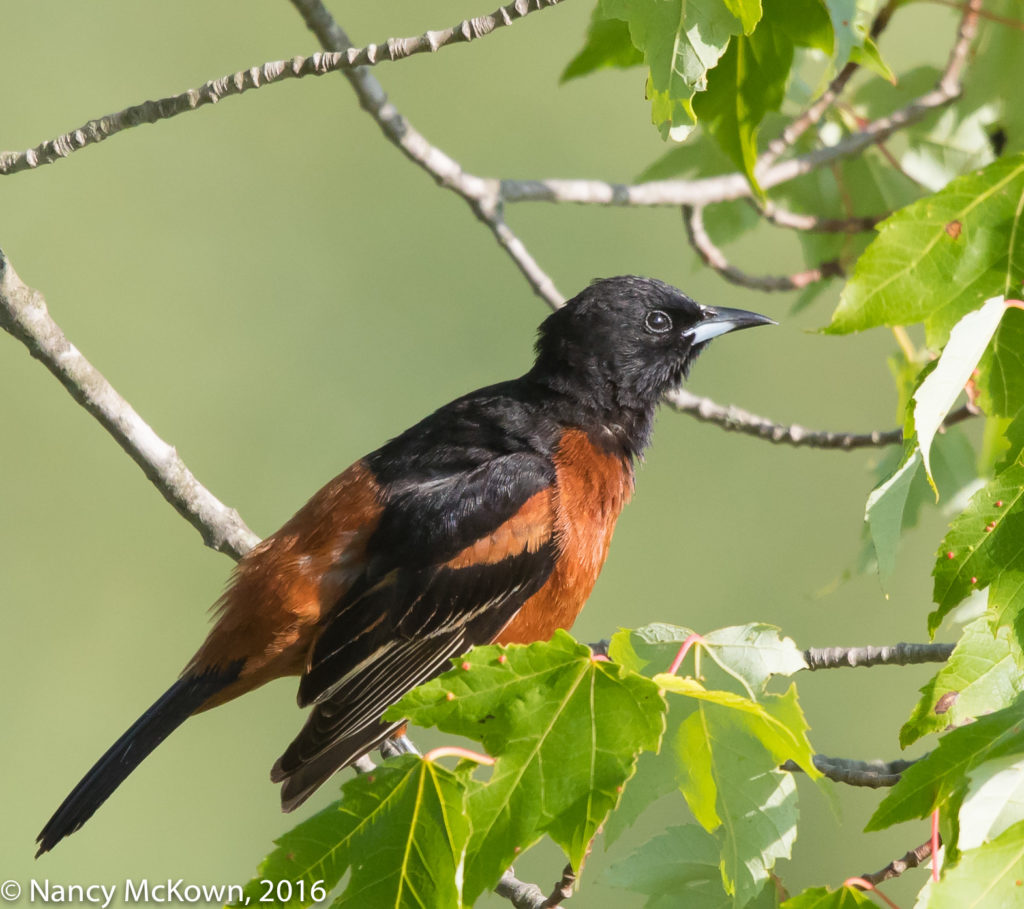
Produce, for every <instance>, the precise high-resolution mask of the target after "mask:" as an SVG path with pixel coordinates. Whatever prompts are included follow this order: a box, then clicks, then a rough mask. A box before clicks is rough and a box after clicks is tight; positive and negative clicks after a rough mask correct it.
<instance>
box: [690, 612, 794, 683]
mask: <svg viewBox="0 0 1024 909" xmlns="http://www.w3.org/2000/svg"><path fill="white" fill-rule="evenodd" d="M704 650H705V651H706V653H707V654H708V656H710V657H711V659H713V660H714V661H715V662H716V663H717V664H718V665H719V666H721V667H722V669H724V670H725V671H726V672H727V673H729V675H731V676H732V677H733V678H735V679H738V680H739V681H740V682H741V683H742V684H743V686H744V687H745V688H746V689H747V690H748V691H749V692H750V694H751V696H754V695H756V694H760V693H761V692H763V691H764V688H765V685H767V684H768V681H769V679H771V678H772V676H776V675H793V673H794V672H799V671H800V670H801V669H806V668H807V662H806V660H804V654H803V651H802V650H800V648H799V647H797V646H796V644H795V643H794V642H793V639H792V638H784V637H781V636H780V634H779V629H778V628H776V627H775V626H774V625H765V624H763V623H761V622H754V623H752V624H750V625H734V626H731V627H729V628H720V629H718V630H717V631H712V632H709V633H708V634H706V635H704Z"/></svg>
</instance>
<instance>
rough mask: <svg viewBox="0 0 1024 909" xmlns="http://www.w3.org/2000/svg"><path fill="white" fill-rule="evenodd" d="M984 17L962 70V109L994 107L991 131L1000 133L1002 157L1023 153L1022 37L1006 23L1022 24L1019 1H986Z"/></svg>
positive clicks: (1023, 63) (1023, 41) (1023, 39)
mask: <svg viewBox="0 0 1024 909" xmlns="http://www.w3.org/2000/svg"><path fill="white" fill-rule="evenodd" d="M985 13H986V14H987V15H986V16H984V17H982V18H981V19H980V20H979V22H978V37H977V38H976V39H975V40H974V41H973V42H972V44H971V65H970V66H968V67H967V68H966V69H965V70H964V75H963V81H964V96H963V100H962V102H961V105H962V106H963V107H964V108H965V109H966V110H974V109H976V108H979V107H981V106H982V105H985V104H989V103H992V104H994V106H995V113H996V117H997V119H996V122H995V123H993V124H992V128H993V129H994V128H998V129H1000V130H1001V131H1002V135H1003V138H1004V140H1005V141H1006V146H1007V147H1006V149H1005V151H1004V153H1011V154H1012V153H1014V152H1018V151H1021V150H1022V149H1024V105H1022V104H1021V103H1020V86H1021V85H1022V84H1024V33H1022V32H1021V31H1019V30H1018V29H1016V28H1013V27H1012V25H1008V24H1007V22H1010V23H1012V22H1018V23H1019V22H1020V21H1021V8H1020V0H985ZM990 17H991V18H990Z"/></svg>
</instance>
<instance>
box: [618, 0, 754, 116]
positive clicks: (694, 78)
mask: <svg viewBox="0 0 1024 909" xmlns="http://www.w3.org/2000/svg"><path fill="white" fill-rule="evenodd" d="M730 4H731V5H733V6H735V7H736V8H737V9H739V10H740V11H741V12H742V13H744V20H746V19H749V18H750V16H751V15H753V14H752V13H749V12H747V11H748V10H752V9H753V7H754V6H755V5H757V6H759V4H758V3H755V2H754V0H729V3H727V2H726V0H600V3H599V5H598V9H599V11H600V15H601V16H602V18H605V19H621V20H623V21H624V22H626V23H627V24H628V25H629V34H630V38H631V39H632V41H633V44H634V46H636V47H637V48H638V49H639V50H640V51H641V52H642V53H643V56H644V62H645V63H646V64H647V66H648V67H649V72H650V76H649V79H648V95H649V98H650V101H651V119H652V122H653V123H654V124H655V125H656V126H658V127H659V128H661V129H662V130H663V132H665V133H667V131H668V130H670V129H674V128H677V127H688V126H692V125H693V122H694V118H693V112H692V108H691V104H690V100H691V98H692V97H693V95H694V93H695V92H699V91H704V90H705V89H706V88H707V71H708V70H709V69H710V68H712V67H714V66H716V65H717V64H718V61H719V58H720V57H721V56H722V54H724V53H725V49H726V47H727V46H728V44H729V39H730V38H731V37H732V36H733V35H736V34H739V33H740V32H741V31H743V28H744V26H743V21H742V20H741V19H740V18H737V16H736V15H734V14H733V12H732V10H731V9H730Z"/></svg>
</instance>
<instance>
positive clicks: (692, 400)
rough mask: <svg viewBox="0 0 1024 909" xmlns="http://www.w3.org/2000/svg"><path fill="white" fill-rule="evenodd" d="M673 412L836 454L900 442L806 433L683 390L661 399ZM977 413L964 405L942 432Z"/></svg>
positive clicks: (888, 437)
mask: <svg viewBox="0 0 1024 909" xmlns="http://www.w3.org/2000/svg"><path fill="white" fill-rule="evenodd" d="M663 400H664V402H665V403H666V404H667V405H668V406H669V407H671V408H672V409H673V410H677V411H679V412H680V413H686V414H689V415H690V416H693V417H696V418H697V419H698V420H701V421H703V422H705V423H714V424H715V425H716V426H720V427H721V428H722V429H725V430H727V431H729V432H740V433H743V434H744V435H748V436H754V437H755V438H758V439H764V440H765V441H766V442H772V443H774V444H779V445H782V444H784V445H792V446H794V447H796V448H826V449H838V450H839V451H853V450H854V449H857V448H884V447H885V446H887V445H900V444H902V442H903V430H902V429H901V428H899V427H897V428H896V429H889V430H886V431H882V430H875V431H874V432H866V433H855V432H829V431H825V430H816V429H807V428H806V427H805V426H800V425H799V424H797V423H791V424H788V425H787V424H784V423H775V422H773V421H772V420H769V419H768V418H767V417H761V416H758V415H757V414H754V413H750V411H747V410H743V409H742V408H740V407H735V406H732V405H730V406H729V407H724V406H722V405H721V404H716V403H715V402H714V401H712V400H711V399H710V398H704V397H701V396H700V395H695V394H692V393H691V392H689V391H687V390H686V389H685V388H677V389H675V390H674V391H671V392H669V393H668V394H666V395H665V397H664V398H663ZM978 413H979V411H978V409H977V408H976V407H974V405H972V404H964V405H963V406H962V407H960V408H958V409H957V410H954V411H951V412H950V413H949V416H947V417H946V419H945V421H944V422H943V424H942V426H943V428H949V427H950V426H955V425H956V424H957V423H961V422H963V421H964V420H967V419H969V418H970V417H973V416H977V414H978Z"/></svg>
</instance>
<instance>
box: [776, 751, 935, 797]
mask: <svg viewBox="0 0 1024 909" xmlns="http://www.w3.org/2000/svg"><path fill="white" fill-rule="evenodd" d="M918 760H920V759H918ZM914 763H916V762H915V761H853V760H850V759H848V758H833V757H826V756H825V755H823V754H816V755H814V766H815V767H816V768H817V769H818V770H819V771H821V773H822V774H823V775H824V776H825V777H827V778H828V779H830V780H832V781H833V782H836V783H846V785H847V786H863V787H866V788H868V789H883V788H886V787H889V786H895V785H896V784H897V783H898V782H899V781H900V777H901V776H902V775H903V772H904V771H905V770H906V769H907V768H908V767H909V766H910V765H911V764H914ZM780 769H782V770H786V771H788V772H790V773H803V772H804V769H803V767H801V766H800V765H799V764H797V763H796V762H795V761H786V762H785V763H784V764H783V765H782V766H781V768H780Z"/></svg>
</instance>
